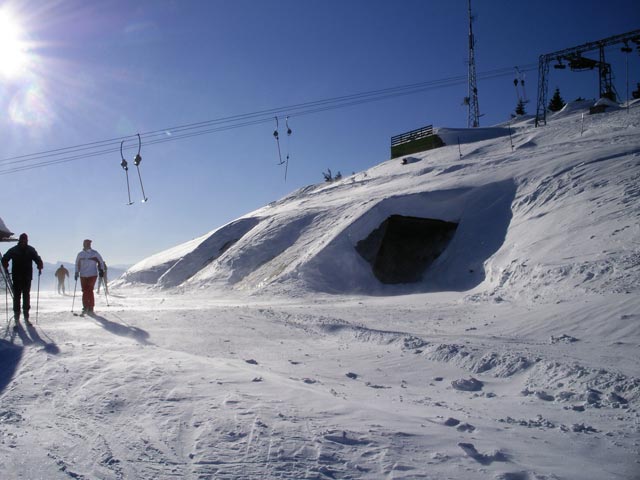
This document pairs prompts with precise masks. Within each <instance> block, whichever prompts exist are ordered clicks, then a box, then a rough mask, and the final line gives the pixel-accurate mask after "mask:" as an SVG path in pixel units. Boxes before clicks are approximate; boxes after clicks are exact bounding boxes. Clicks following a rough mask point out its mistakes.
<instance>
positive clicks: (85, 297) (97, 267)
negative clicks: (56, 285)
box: [75, 239, 104, 313]
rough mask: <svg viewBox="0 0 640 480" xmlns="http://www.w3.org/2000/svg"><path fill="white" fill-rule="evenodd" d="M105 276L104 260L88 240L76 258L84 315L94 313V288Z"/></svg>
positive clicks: (76, 274) (76, 275) (84, 242)
mask: <svg viewBox="0 0 640 480" xmlns="http://www.w3.org/2000/svg"><path fill="white" fill-rule="evenodd" d="M98 275H100V278H102V277H103V276H104V260H102V257H101V256H100V254H99V253H98V252H97V251H95V250H94V249H92V248H91V240H89V239H86V240H84V241H83V242H82V251H81V252H80V253H78V256H77V257H76V273H75V279H76V282H77V281H78V277H80V286H81V287H82V313H93V307H94V306H95V298H94V296H93V288H94V287H95V285H96V280H97V279H98Z"/></svg>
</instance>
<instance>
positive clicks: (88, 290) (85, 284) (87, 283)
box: [80, 276, 98, 309]
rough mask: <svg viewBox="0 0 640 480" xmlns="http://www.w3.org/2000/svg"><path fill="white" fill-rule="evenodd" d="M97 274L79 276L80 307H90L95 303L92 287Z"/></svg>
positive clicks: (94, 284)
mask: <svg viewBox="0 0 640 480" xmlns="http://www.w3.org/2000/svg"><path fill="white" fill-rule="evenodd" d="M97 279H98V277H97V276H95V277H80V286H81V287H82V307H83V308H85V309H86V308H91V309H93V307H94V306H95V304H96V300H95V298H94V297H93V287H95V286H96V280H97Z"/></svg>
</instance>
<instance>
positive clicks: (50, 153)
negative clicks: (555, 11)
mask: <svg viewBox="0 0 640 480" xmlns="http://www.w3.org/2000/svg"><path fill="white" fill-rule="evenodd" d="M535 68H537V64H527V65H523V66H520V67H519V69H520V71H521V72H525V71H531V70H534V69H535ZM512 72H513V67H508V68H500V69H495V70H491V71H487V72H483V73H481V74H479V75H478V78H479V79H483V80H487V79H493V78H497V77H502V76H507V75H512ZM467 80H468V79H467V76H466V75H459V76H454V77H447V78H443V79H438V80H429V81H425V82H418V83H412V84H407V85H401V86H397V87H388V88H383V89H378V90H371V91H366V92H359V93H355V94H350V95H342V96H338V97H331V98H324V99H321V100H315V101H311V102H304V103H297V104H293V105H286V106H281V107H277V108H269V109H264V110H258V111H255V112H249V113H244V114H237V115H231V116H228V117H221V118H216V119H212V120H205V121H201V122H193V123H188V124H184V125H178V126H174V127H168V128H162V129H158V130H152V131H149V132H144V133H140V134H139V135H140V137H141V139H142V140H144V143H145V145H147V146H148V145H154V144H161V143H166V142H174V141H178V140H183V139H187V138H192V137H196V136H201V135H209V134H212V133H216V132H222V131H226V130H231V129H236V128H244V127H248V126H252V125H258V124H263V123H267V122H272V121H273V118H274V116H275V117H276V118H277V117H280V118H284V117H290V118H292V117H300V116H304V115H311V114H317V113H320V112H325V111H328V110H335V109H341V108H347V107H352V106H356V105H361V104H364V103H370V102H375V101H381V100H386V99H390V98H396V97H402V96H407V95H414V94H417V93H421V92H424V91H427V90H432V89H437V88H445V87H450V86H454V85H458V84H464V83H466V82H467ZM122 138H123V137H118V138H111V139H107V140H99V141H95V142H88V143H83V144H79V145H74V146H71V147H62V148H56V149H52V150H45V151H41V152H35V153H32V154H25V155H18V156H13V157H7V158H4V159H1V160H0V175H8V174H11V173H17V172H21V171H25V170H31V169H35V168H42V167H46V166H50V165H57V164H61V163H67V162H72V161H75V160H79V159H82V158H91V157H97V156H102V155H107V154H111V153H116V152H118V150H119V148H120V142H121V141H122ZM132 148H136V147H135V146H128V147H125V150H127V149H132Z"/></svg>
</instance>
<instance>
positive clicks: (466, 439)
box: [0, 102, 640, 480]
mask: <svg viewBox="0 0 640 480" xmlns="http://www.w3.org/2000/svg"><path fill="white" fill-rule="evenodd" d="M592 104H593V102H591V103H588V102H581V103H579V104H569V105H567V106H566V107H565V109H564V110H563V111H561V112H558V113H556V114H553V115H549V117H548V124H547V125H546V126H542V127H538V128H535V127H534V125H533V120H532V119H531V118H526V117H520V118H517V119H514V120H513V121H511V122H509V123H505V124H504V125H498V126H495V127H492V128H486V129H474V130H466V129H446V128H441V129H438V134H439V135H440V136H441V137H442V138H443V140H444V141H445V142H446V146H445V147H442V148H439V149H435V150H430V151H425V152H421V153H417V154H412V155H411V156H409V157H406V158H404V159H403V158H396V159H391V160H388V161H385V162H383V163H381V164H379V165H377V166H375V167H373V168H371V169H369V170H367V171H363V172H359V173H356V174H354V175H352V176H349V177H344V178H342V179H341V180H339V181H334V182H331V183H321V184H317V185H311V186H308V187H305V188H302V189H300V190H298V191H295V192H293V193H292V194H290V195H288V196H287V197H285V198H283V199H280V200H278V201H274V202H273V203H271V204H269V205H266V206H264V207H263V208H261V209H258V210H256V211H254V212H251V213H248V214H247V215H245V216H244V217H242V218H239V219H237V220H235V221H233V222H230V223H229V224H227V225H224V226H220V227H219V228H215V229H214V230H212V231H211V232H209V233H206V234H204V235H202V236H200V237H198V238H195V239H193V240H190V241H187V242H185V243H184V244H182V245H178V246H176V247H174V248H172V249H170V250H167V251H165V252H160V253H158V254H157V255H154V256H152V257H150V258H147V259H144V260H142V261H140V262H139V263H138V264H136V265H134V266H133V267H131V268H130V269H129V270H128V271H127V272H126V273H125V274H124V275H122V277H120V278H119V279H117V280H114V281H112V282H111V283H110V285H109V292H108V294H107V293H106V292H105V291H104V289H103V290H102V291H101V292H100V293H99V294H97V305H96V311H97V313H96V314H95V315H94V316H92V317H89V316H86V317H82V316H76V315H73V314H72V312H73V313H78V312H79V310H80V308H81V305H80V298H79V296H75V297H74V296H73V295H72V294H71V293H70V292H69V291H68V292H67V295H66V296H62V295H58V294H57V293H55V292H53V291H41V292H40V295H39V299H38V313H37V315H38V317H37V320H38V323H37V325H36V326H35V327H33V328H24V327H23V328H19V329H17V330H14V329H13V328H12V326H10V325H9V324H6V327H5V329H4V336H3V337H2V339H1V340H0V363H1V364H2V369H1V370H0V395H1V397H0V399H1V403H0V476H1V478H7V479H47V480H49V479H51V480H55V479H69V478H73V479H174V478H188V479H258V478H260V479H263V478H265V479H266V478H273V479H419V478H425V479H472V480H473V479H478V480H479V479H483V480H484V479H497V480H568V479H575V480H589V479H592V480H602V479H634V478H640V455H639V448H640V435H639V432H638V425H639V420H640V414H639V410H638V409H639V407H640V368H639V361H638V360H639V358H640V357H639V356H638V351H639V350H638V347H639V346H640V327H639V325H640V296H639V295H638V292H639V284H640V282H639V280H640V222H639V216H640V184H639V180H640V103H635V104H632V105H630V107H629V108H628V109H627V108H617V107H616V106H614V105H608V107H609V108H608V109H607V111H606V112H605V113H601V114H595V115H590V114H589V107H590V106H591V105H592ZM221 201H222V199H221ZM390 215H406V216H413V217H425V218H435V219H440V220H446V221H451V222H457V223H458V228H457V230H456V232H455V235H454V236H453V238H452V240H451V242H450V243H449V245H448V247H447V249H446V250H445V251H444V252H443V253H442V255H440V256H439V257H438V258H437V259H436V261H435V262H434V263H433V264H431V266H430V267H429V268H428V269H427V270H425V271H424V274H423V279H422V280H421V281H419V282H417V283H410V284H382V283H381V282H380V281H378V280H377V278H376V277H375V275H374V274H373V272H372V268H371V265H370V264H369V263H367V261H366V260H364V258H363V257H362V256H360V254H359V253H358V252H357V250H356V245H357V244H358V242H360V241H361V240H363V239H364V238H365V237H367V235H369V234H370V233H371V232H372V231H373V230H375V229H376V228H378V226H379V225H380V224H381V223H382V222H383V221H384V220H385V219H386V218H388V217H389V216H390ZM106 260H107V262H108V259H106ZM34 306H35V302H34ZM9 310H10V308H9ZM34 315H35V314H34V313H33V312H32V318H33V317H34Z"/></svg>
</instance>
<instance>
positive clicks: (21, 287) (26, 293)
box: [13, 277, 31, 317]
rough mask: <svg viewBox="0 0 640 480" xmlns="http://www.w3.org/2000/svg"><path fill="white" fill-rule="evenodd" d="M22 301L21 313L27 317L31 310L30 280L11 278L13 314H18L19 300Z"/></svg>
mask: <svg viewBox="0 0 640 480" xmlns="http://www.w3.org/2000/svg"><path fill="white" fill-rule="evenodd" d="M21 299H22V311H23V312H24V316H25V317H28V316H29V310H31V279H30V278H29V279H24V278H15V277H14V278H13V313H14V314H15V315H16V316H18V315H19V314H20V300H21Z"/></svg>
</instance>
